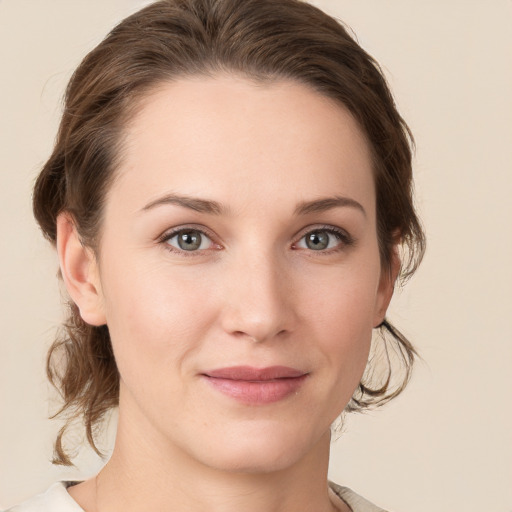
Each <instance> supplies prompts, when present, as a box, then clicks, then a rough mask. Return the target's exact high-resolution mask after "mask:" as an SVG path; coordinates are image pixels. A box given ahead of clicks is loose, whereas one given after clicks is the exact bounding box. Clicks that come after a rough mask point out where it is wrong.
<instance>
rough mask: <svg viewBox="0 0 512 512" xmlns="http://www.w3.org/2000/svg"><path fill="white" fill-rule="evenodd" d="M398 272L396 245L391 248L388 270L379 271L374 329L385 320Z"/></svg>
mask: <svg viewBox="0 0 512 512" xmlns="http://www.w3.org/2000/svg"><path fill="white" fill-rule="evenodd" d="M399 272H400V257H399V255H398V245H395V246H394V247H393V251H392V254H391V261H390V265H389V268H387V269H385V268H382V269H381V274H380V281H379V288H378V290H377V301H376V307H375V317H374V323H373V325H374V327H378V326H379V325H380V324H381V323H382V322H383V321H384V319H385V318H386V312H387V310H388V306H389V303H390V302H391V298H392V297H393V292H394V290H395V283H396V280H397V279H398V274H399Z"/></svg>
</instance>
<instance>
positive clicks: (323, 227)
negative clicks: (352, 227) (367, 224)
mask: <svg viewBox="0 0 512 512" xmlns="http://www.w3.org/2000/svg"><path fill="white" fill-rule="evenodd" d="M315 231H326V232H328V233H331V234H333V235H335V236H337V237H338V238H339V240H340V244H338V245H337V246H336V247H334V248H331V249H325V250H323V251H317V252H318V253H324V254H325V253H330V252H336V251H337V250H342V249H343V248H346V247H350V246H352V245H354V244H355V243H356V239H355V238H354V237H353V236H352V235H351V234H350V233H349V232H348V231H347V230H345V229H343V228H340V227H338V226H333V225H332V224H318V225H311V226H307V227H305V228H304V229H302V230H301V231H300V233H299V234H298V235H297V237H296V238H295V240H296V241H295V242H293V244H292V247H294V248H295V246H296V245H297V244H298V243H299V242H300V241H301V240H302V239H303V238H304V237H305V236H306V235H308V234H309V233H314V232H315ZM299 249H303V248H302V247H300V248H299ZM306 250H308V249H306ZM312 252H315V251H312Z"/></svg>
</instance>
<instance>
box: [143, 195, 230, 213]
mask: <svg viewBox="0 0 512 512" xmlns="http://www.w3.org/2000/svg"><path fill="white" fill-rule="evenodd" d="M166 204H174V205H177V206H182V207H183V208H189V209H190V210H194V211H196V212H200V213H209V214H212V215H220V214H221V213H222V212H223V211H224V209H223V208H222V206H221V205H220V204H219V203H217V202H216V201H210V200H208V199H198V198H195V197H189V196H180V195H176V194H167V195H165V196H163V197H159V198H158V199H155V200H154V201H151V202H150V203H148V204H147V205H146V206H144V208H142V211H147V210H151V209H152V208H156V207H157V206H163V205H166Z"/></svg>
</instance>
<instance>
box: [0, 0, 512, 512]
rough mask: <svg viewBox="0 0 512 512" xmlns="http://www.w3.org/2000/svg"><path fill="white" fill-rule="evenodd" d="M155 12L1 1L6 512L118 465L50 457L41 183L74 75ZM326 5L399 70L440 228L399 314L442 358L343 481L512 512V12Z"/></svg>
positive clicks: (1, 457) (428, 503)
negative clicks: (36, 199)
mask: <svg viewBox="0 0 512 512" xmlns="http://www.w3.org/2000/svg"><path fill="white" fill-rule="evenodd" d="M276 1H278V0H276ZM144 3H147V2H142V1H141V0H0V179H1V186H0V212H1V231H0V233H1V236H0V244H1V245H0V247H1V250H0V269H1V270H0V272H1V274H0V294H1V296H0V300H1V303H0V315H1V316H0V329H1V334H0V340H1V342H0V437H1V440H0V508H2V507H7V506H10V505H12V504H14V503H15V502H18V501H20V500H22V499H25V498H27V497H29V496H30V495H32V494H34V493H36V492H39V491H42V490H44V489H45V488H46V487H47V486H49V485H50V484H51V483H52V482H53V481H55V480H57V479H63V478H73V479H76V478H81V477H83V476H87V475H89V474H91V473H94V472H95V471H96V470H97V468H98V467H99V465H100V464H101V461H99V460H98V459H97V458H95V457H94V456H93V455H91V454H90V452H88V451H83V452H82V453H81V454H80V456H79V463H78V468H77V469H74V470H73V469H62V468H58V467H57V468H55V467H52V465H51V464H50V462H49V459H50V457H51V452H52V440H53V438H54V436H55V433H56V431H57V429H58V427H59V424H58V422H55V421H50V420H48V419H47V416H48V414H49V412H50V411H51V410H53V409H52V408H53V407H54V406H55V403H53V405H52V401H51V400H50V399H49V397H51V396H52V395H51V394H50V393H49V391H50V390H49V387H48V385H47V384H46V380H45V375H44V357H45V352H46V350H47V348H48V345H49V343H50V342H51V339H52V335H53V333H54V331H55V328H56V326H57V325H58V324H59V321H60V318H61V299H60V295H59V287H58V284H57V279H56V272H57V263H56V257H55V255H54V254H53V251H52V250H51V249H50V248H49V246H48V245H47V243H46V242H45V241H44V240H43V239H42V237H41V235H40V233H39V232H38V229H37V227H36V225H35V223H34V221H33V219H32V215H31V204H30V200H31V187H32V185H33V181H34V178H35V176H36V175H37V172H38V170H39V168H40V166H41V164H42V163H43V162H44V161H45V159H46V158H47V157H48V156H49V154H50V150H51V146H52V141H53V139H54V136H55V133H56V129H57V123H58V120H59V113H60V109H61V102H60V100H61V97H62V94H63V91H64V87H65V84H66V82H67V80H68V78H69V76H70V74H71V72H72V71H73V69H74V68H75V67H76V65H77V64H78V63H79V61H80V60H81V58H82V57H83V56H84V55H85V54H86V52H87V51H88V50H90V49H92V47H93V46H94V45H95V44H97V43H98V42H99V41H100V39H101V38H102V37H103V36H104V35H105V34H106V33H107V31H108V30H109V29H110V28H111V27H112V26H113V25H114V23H116V22H117V21H118V20H120V19H121V18H123V17H125V16H126V15H128V14H129V13H131V12H132V11H134V10H135V9H137V8H139V7H140V6H142V5H143V4H144ZM314 3H315V4H316V5H318V6H321V7H323V8H324V9H325V10H327V11H328V12H329V13H331V14H333V15H335V16H337V17H339V18H340V19H342V20H344V21H345V22H346V23H347V24H348V25H350V26H351V27H352V29H353V30H354V31H355V33H356V34H357V36H358V39H359V41H360V43H361V44H362V46H363V47H364V48H365V49H366V50H368V51H369V52H370V53H371V54H372V55H374V56H375V57H376V59H377V60H378V61H379V62H380V63H381V65H382V67H383V69H384V71H385V73H386V75H387V77H388V80H389V82H390V84H391V87H392V89H393V91H394V94H395V97H396V100H397V103H398V105H399V108H400V110H401V112H402V114H403V115H404V117H405V118H406V120H407V121H408V123H409V125H410V127H411V128H412V131H413V133H414V135H415V137H416V140H417V155H416V159H415V172H416V182H417V202H418V207H419V210H420V213H421V215H422V217H423V220H424V224H425V227H426V231H427V235H428V251H427V255H426V258H425V260H424V263H423V265H422V267H421V268H420V271H419V272H418V274H417V275H416V276H415V277H414V278H413V280H412V281H411V282H410V283H409V284H408V285H407V287H406V288H405V289H404V290H403V291H402V292H401V293H400V294H398V295H397V296H395V298H394V299H393V305H392V309H391V312H390V315H389V316H390V318H391V320H393V321H394V322H395V323H396V324H397V325H398V326H399V327H400V328H402V329H403V330H404V331H405V332H406V333H407V334H408V335H409V336H410V337H411V339H412V340H413V341H414V343H415V344H416V346H417V347H418V349H419V351H420V353H421V355H422V356H423V360H424V362H422V363H420V364H418V365H417V368H416V373H415V375H414V378H413V380H412V382H411V384H410V387H409V389H408V390H407V391H406V392H405V394H404V395H403V396H401V397H400V398H399V399H398V400H396V402H394V403H391V404H389V405H388V406H386V407H385V408H383V409H381V410H379V411H376V412H372V413H370V414H366V415H360V416H354V417H352V418H350V419H349V420H348V422H347V424H346V426H345V429H344V432H343V433H342V435H341V436H340V438H339V439H338V440H337V441H336V442H335V443H334V444H333V449H332V464H331V478H332V479H333V480H335V481H336V482H339V483H341V484H343V485H347V486H350V487H352V488H353V489H354V490H356V491H357V492H359V493H361V494H363V495H364V496H366V497H367V498H368V499H370V500H372V501H375V502H376V503H377V504H379V505H380V506H382V507H384V508H387V509H389V510H392V511H394V512H427V511H429V512H430V511H432V510H437V511H447V512H448V511H449V512H453V511H464V512H477V511H479V512H480V511H482V510H484V511H493V512H511V511H512V437H511V432H512V414H511V398H510V397H511V394H512V372H511V366H512V339H511V337H512V336H511V330H510V319H511V317H512V299H511V293H512V292H511V290H512V270H511V268H512V265H511V263H512V227H511V224H512V200H511V195H512V177H511V175H512V168H511V162H512V93H511V91H512V31H511V30H510V24H511V21H512V2H511V1H510V0H490V1H483V0H431V1H428V2H426V1H420V0H323V1H321V0H317V1H316V2H314ZM111 430H113V428H112V429H111ZM77 436H79V434H77Z"/></svg>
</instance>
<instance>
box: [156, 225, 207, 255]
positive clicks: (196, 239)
mask: <svg viewBox="0 0 512 512" xmlns="http://www.w3.org/2000/svg"><path fill="white" fill-rule="evenodd" d="M163 241H164V242H165V243H167V244H168V245H170V246H171V247H173V248H175V249H178V250H180V251H187V252H194V251H202V250H205V249H210V248H211V247H212V245H213V242H212V241H211V239H210V238H209V237H208V236H207V235H206V234H205V233H203V232H202V231H199V230H198V229H180V230H179V231H175V232H174V233H171V234H170V235H168V236H166V238H165V239H164V240H163Z"/></svg>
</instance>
